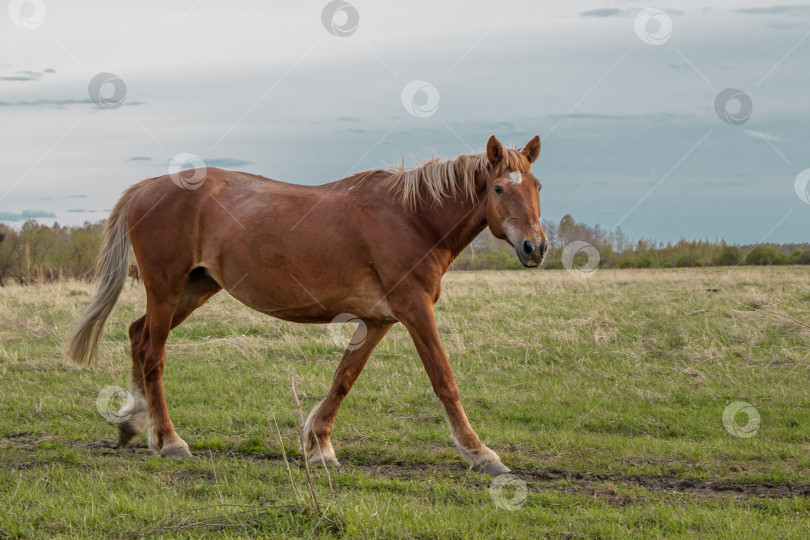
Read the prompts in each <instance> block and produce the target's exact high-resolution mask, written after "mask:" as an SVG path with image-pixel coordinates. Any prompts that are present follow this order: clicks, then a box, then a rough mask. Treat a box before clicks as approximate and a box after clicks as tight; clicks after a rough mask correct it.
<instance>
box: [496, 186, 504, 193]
mask: <svg viewBox="0 0 810 540" xmlns="http://www.w3.org/2000/svg"><path fill="white" fill-rule="evenodd" d="M495 193H497V194H498V195H500V194H501V193H503V188H502V187H501V186H495Z"/></svg>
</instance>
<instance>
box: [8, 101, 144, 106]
mask: <svg viewBox="0 0 810 540" xmlns="http://www.w3.org/2000/svg"><path fill="white" fill-rule="evenodd" d="M143 104H144V103H143V102H142V101H127V102H126V103H124V106H127V107H129V106H136V105H143ZM66 105H95V103H94V102H93V101H92V100H90V99H37V100H34V101H0V107H55V108H63V107H65V106H66Z"/></svg>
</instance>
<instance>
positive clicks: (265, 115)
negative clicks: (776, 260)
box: [0, 0, 810, 243]
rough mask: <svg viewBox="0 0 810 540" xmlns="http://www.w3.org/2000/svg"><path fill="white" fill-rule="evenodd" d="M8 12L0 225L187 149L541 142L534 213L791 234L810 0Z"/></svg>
mask: <svg viewBox="0 0 810 540" xmlns="http://www.w3.org/2000/svg"><path fill="white" fill-rule="evenodd" d="M7 4H8V10H7V12H6V13H3V12H0V152H1V154H0V155H1V156H2V163H3V169H4V170H3V174H2V175H0V220H2V221H3V222H4V223H6V224H11V225H14V226H19V225H20V224H21V223H22V220H23V219H25V218H27V217H36V216H43V217H39V218H38V220H39V221H40V222H42V223H52V222H54V221H58V222H59V223H60V224H81V223H82V222H83V221H85V220H90V221H95V220H98V219H103V218H104V217H106V214H107V212H108V211H109V209H110V208H111V207H112V205H113V204H114V203H115V201H116V200H117V198H118V196H119V195H120V194H121V192H122V191H123V190H124V189H126V187H127V186H129V185H130V184H132V183H135V182H136V181H138V180H140V179H142V178H147V177H153V176H159V175H162V174H166V173H167V172H170V170H171V169H170V168H171V167H178V166H181V164H183V163H186V164H199V163H203V164H205V165H206V166H209V167H221V168H226V169H233V170H241V171H246V172H250V173H256V174H261V175H263V176H267V177H269V178H274V179H277V180H283V181H288V182H294V183H300V184H319V183H323V182H328V181H332V180H335V179H338V178H342V177H344V176H347V175H349V174H351V173H354V172H359V171H362V170H367V169H370V168H376V167H380V166H382V165H385V164H391V163H396V162H397V161H398V160H399V159H400V158H404V159H405V161H406V163H408V162H412V160H413V158H414V157H427V156H429V155H430V154H434V155H439V156H443V157H448V158H449V157H455V156H457V155H459V154H467V153H471V152H477V151H481V150H483V148H484V145H485V143H486V140H487V138H488V137H489V136H490V135H492V134H494V135H496V136H497V137H498V138H499V139H500V140H501V141H502V142H503V143H505V144H513V145H518V146H522V145H523V144H525V143H526V142H527V141H528V140H529V139H530V138H531V137H533V136H534V135H535V134H539V135H540V137H541V141H542V149H541V153H540V158H539V160H538V161H537V162H536V163H535V165H534V168H533V170H534V173H535V175H536V176H537V177H538V178H539V179H540V180H541V182H542V184H543V191H542V193H541V205H542V217H543V218H544V219H547V220H553V221H556V220H559V219H560V218H561V217H562V216H564V215H566V214H571V215H572V216H573V217H574V218H575V219H576V220H577V221H580V222H585V223H588V224H590V225H593V224H599V225H600V226H602V227H603V228H604V229H606V230H615V229H616V228H621V230H622V231H623V232H624V233H625V234H626V235H627V236H629V237H630V238H636V239H638V238H642V237H643V238H647V239H653V240H658V241H675V240H678V239H679V238H687V239H700V238H708V239H712V240H714V239H720V238H724V239H726V240H727V241H729V242H734V243H758V242H778V243H783V242H806V241H810V234H809V233H810V195H808V194H809V193H810V191H808V186H807V184H808V179H810V171H808V172H804V171H807V170H808V169H810V138H808V136H807V135H808V131H810V99H808V96H810V94H808V88H809V87H810V71H809V70H808V66H809V65H810V2H805V3H786V4H778V3H767V2H761V1H745V0H739V1H738V0H734V1H731V0H723V1H718V2H703V1H696V2H690V1H688V0H683V1H680V2H678V1H669V2H661V3H658V4H653V3H646V2H635V1H626V0H623V1H615V2H594V1H569V2H557V3H551V2H536V1H532V0H522V1H516V0H507V1H505V2H503V3H493V2H483V1H478V0H472V1H471V0H465V1H455V0H454V1H447V2H441V3H439V2H435V1H426V0H416V1H413V0H411V1H407V2H405V1H387V2H371V1H360V0H357V1H351V2H345V1H343V0H333V1H331V2H328V1H307V2H289V1H285V2H273V1H234V2H228V3H225V2H213V1H210V0H178V1H174V2H170V3H167V2H154V1H144V2H138V3H129V4H122V3H119V2H103V1H82V2H71V3H64V2H58V3H57V2H52V1H49V0H35V1H33V0H28V1H23V0H12V1H11V2H7ZM729 89H730V90H729ZM188 156H194V157H193V159H192V158H189V157H188ZM803 172H804V174H803Z"/></svg>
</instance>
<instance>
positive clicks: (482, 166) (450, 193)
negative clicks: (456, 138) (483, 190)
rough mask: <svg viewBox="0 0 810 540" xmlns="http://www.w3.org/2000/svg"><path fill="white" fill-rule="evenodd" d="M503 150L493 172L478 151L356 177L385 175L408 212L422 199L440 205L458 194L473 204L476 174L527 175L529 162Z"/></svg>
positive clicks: (396, 166)
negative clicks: (507, 171)
mask: <svg viewBox="0 0 810 540" xmlns="http://www.w3.org/2000/svg"><path fill="white" fill-rule="evenodd" d="M503 151H504V156H503V160H502V161H501V163H500V164H499V165H498V167H497V170H495V171H493V170H492V166H491V165H490V163H489V160H488V159H487V155H486V153H483V152H481V153H477V154H469V155H462V156H458V157H457V158H454V159H447V160H442V159H440V158H431V159H427V160H420V161H419V163H418V164H417V165H416V166H415V167H410V168H406V167H404V166H403V165H402V164H400V165H394V166H390V167H388V168H386V169H374V170H371V171H366V172H364V173H361V174H359V175H358V176H357V177H358V178H359V179H360V180H361V181H362V180H365V179H366V178H368V177H369V176H371V175H373V174H376V173H380V172H384V173H388V176H387V177H386V178H385V179H384V180H383V181H384V182H387V183H388V184H389V186H390V188H391V189H392V190H396V191H397V194H398V196H399V198H400V201H401V202H402V204H404V205H405V206H407V207H409V208H411V209H415V208H416V207H417V206H419V203H421V202H422V201H423V199H428V200H430V201H433V202H435V203H436V204H438V205H441V204H442V201H443V200H444V199H445V198H446V197H455V196H456V195H458V194H460V193H463V194H464V195H466V196H467V197H468V198H469V199H470V200H472V201H474V200H475V197H476V196H475V175H476V174H477V173H479V172H481V173H484V172H490V173H499V172H502V171H505V170H509V171H520V172H529V170H530V169H531V163H529V160H528V159H526V156H524V155H523V154H522V153H521V152H520V151H519V150H517V149H516V148H504V149H503Z"/></svg>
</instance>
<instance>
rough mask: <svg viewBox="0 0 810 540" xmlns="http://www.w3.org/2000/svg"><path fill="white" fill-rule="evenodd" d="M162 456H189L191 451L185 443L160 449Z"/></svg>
mask: <svg viewBox="0 0 810 540" xmlns="http://www.w3.org/2000/svg"><path fill="white" fill-rule="evenodd" d="M160 455H161V456H162V457H168V458H175V457H191V452H189V450H188V446H186V445H185V444H183V445H177V446H172V447H169V448H164V449H163V450H161V451H160Z"/></svg>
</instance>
